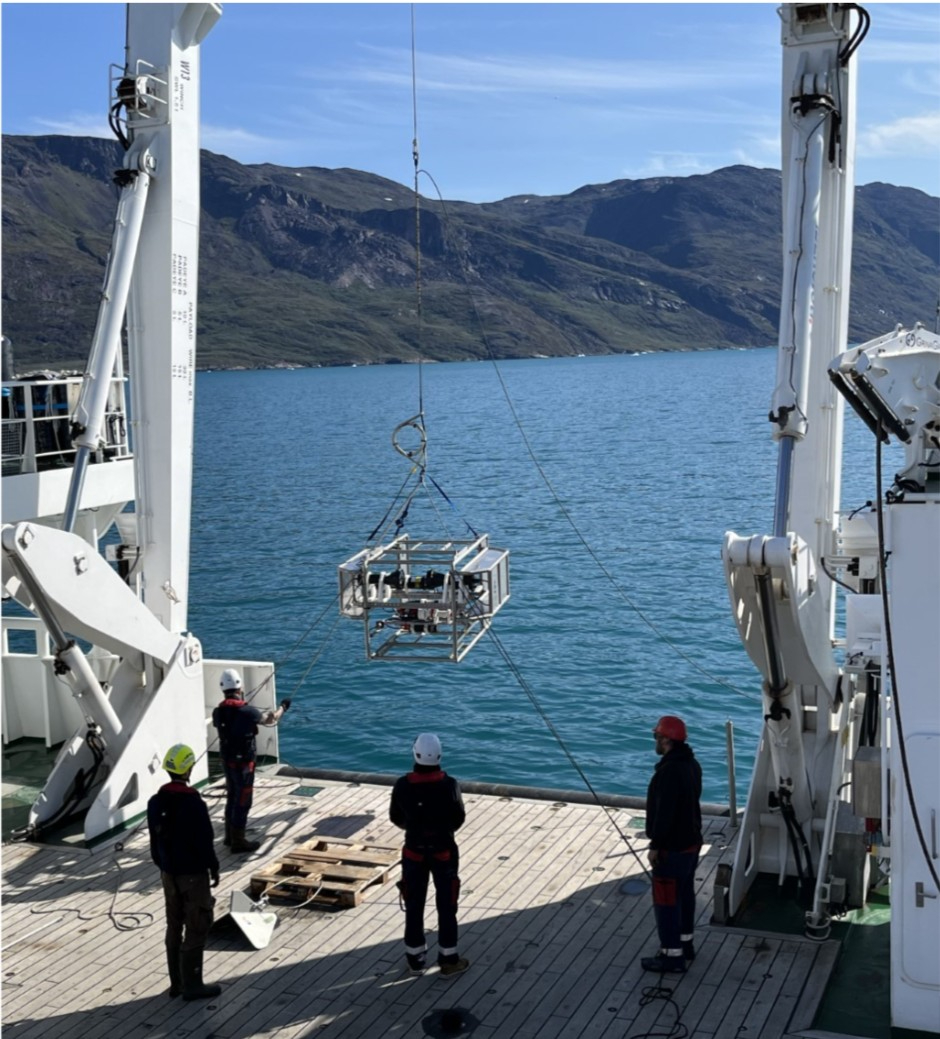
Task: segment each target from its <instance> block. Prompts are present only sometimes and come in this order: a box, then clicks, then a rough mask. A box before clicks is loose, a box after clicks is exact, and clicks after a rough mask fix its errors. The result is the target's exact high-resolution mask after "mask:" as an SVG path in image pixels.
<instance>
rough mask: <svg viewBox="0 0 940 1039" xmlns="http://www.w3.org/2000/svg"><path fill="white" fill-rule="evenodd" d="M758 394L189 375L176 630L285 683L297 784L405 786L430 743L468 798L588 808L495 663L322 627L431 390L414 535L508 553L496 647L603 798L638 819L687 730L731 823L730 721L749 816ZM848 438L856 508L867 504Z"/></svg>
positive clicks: (552, 368) (468, 378)
mask: <svg viewBox="0 0 940 1039" xmlns="http://www.w3.org/2000/svg"><path fill="white" fill-rule="evenodd" d="M774 370H775V352H774V351H772V350H754V351H746V352H745V351H714V352H713V351H709V352H701V353H691V354H659V355H657V354H649V355H641V356H616V357H581V358H566V359H553V360H530V361H509V362H502V363H501V364H500V366H499V369H498V370H497V369H496V368H495V367H494V366H493V365H492V364H489V363H466V364H438V365H424V366H421V368H420V370H419V368H418V367H417V366H405V365H401V366H383V367H365V368H323V369H313V370H303V371H264V372H218V373H203V374H200V375H199V377H198V380H197V401H196V403H197V409H196V410H197V426H196V452H195V480H194V483H195V490H194V517H193V519H194V524H193V552H192V587H191V602H192V607H191V611H190V625H191V627H192V630H193V631H194V632H195V633H196V634H197V635H198V636H199V637H200V638H201V639H202V642H203V645H204V648H205V652H206V654H207V655H208V656H211V657H238V658H242V659H258V660H274V661H276V662H278V663H279V665H280V666H279V669H278V675H277V687H278V696H279V697H283V696H292V697H293V698H294V703H293V707H292V709H291V711H290V713H289V714H288V715H287V718H286V720H285V722H284V723H282V725H281V753H282V756H283V758H284V759H285V760H286V761H288V762H290V763H292V764H295V765H299V766H318V767H325V768H338V769H359V770H364V771H379V772H396V771H401V770H404V769H405V768H406V767H407V766H408V764H409V761H410V757H409V750H410V745H411V741H412V740H413V738H414V736H415V734H416V733H418V732H420V731H422V730H433V731H435V732H437V733H438V734H439V735H440V736H441V739H442V741H443V743H444V751H445V767H446V768H448V769H449V770H450V771H451V772H452V773H453V774H454V775H456V776H458V777H460V778H464V779H475V780H491V781H501V782H508V783H522V784H535V785H540V786H553V787H563V788H569V789H582V788H583V783H582V781H581V779H580V777H579V776H578V774H577V772H576V771H575V770H574V769H573V767H572V766H571V764H570V762H569V760H568V759H567V757H566V756H565V755H564V753H563V752H562V750H561V749H560V748H559V746H558V744H557V742H556V740H555V739H554V737H553V736H552V734H551V733H550V731H549V730H548V728H547V727H546V725H545V723H544V722H543V720H542V719H541V718H540V717H539V715H538V713H537V712H536V710H535V709H534V707H533V705H532V703H531V702H530V699H529V697H528V696H527V695H526V692H525V690H524V688H523V686H522V684H520V681H519V679H518V678H517V677H516V676H515V675H514V673H513V669H512V668H510V667H509V666H507V664H506V663H505V662H504V660H503V658H502V657H501V655H500V653H499V652H498V649H497V647H496V646H495V645H494V644H492V643H491V642H490V640H488V639H486V638H484V639H483V640H482V641H481V642H480V643H479V644H478V645H477V646H476V648H474V649H473V650H472V651H471V652H470V654H469V655H468V656H467V657H466V658H465V659H464V661H462V662H461V663H460V664H456V665H455V664H450V663H436V664H429V663H425V664H408V663H403V662H373V663H370V662H369V661H367V660H366V659H365V652H364V647H363V631H362V625H361V622H356V621H352V620H348V619H346V618H340V617H339V616H338V611H337V609H336V608H335V606H333V607H331V603H332V602H333V600H334V598H335V594H336V587H337V577H336V567H337V565H338V564H339V563H341V562H343V561H344V560H345V559H347V558H349V557H350V556H351V555H353V554H354V553H355V552H357V551H359V550H360V549H362V548H364V547H365V546H366V544H367V539H368V537H369V535H370V534H371V532H372V531H373V529H374V528H375V527H376V526H377V525H378V524H379V523H380V521H381V520H382V518H383V516H384V515H385V513H386V511H387V509H388V508H389V506H390V504H391V503H392V501H393V499H394V497H395V495H396V493H397V491H398V489H399V487H400V486H401V484H402V482H403V481H404V480H405V479H406V478H407V476H408V473H409V465H408V463H407V461H406V460H405V459H404V458H402V457H401V456H400V455H398V454H397V453H396V452H395V451H394V450H393V449H392V446H391V433H392V430H393V429H394V427H395V426H396V425H397V424H398V423H399V422H401V421H403V420H404V419H407V418H409V417H410V416H412V415H414V414H415V413H416V412H417V411H418V410H419V400H420V398H419V392H421V391H422V390H423V401H424V412H425V424H426V427H427V431H428V438H429V452H428V457H429V467H428V473H429V475H431V476H433V478H434V480H436V481H437V483H438V484H439V485H440V487H441V488H442V489H443V490H444V491H445V492H446V493H447V496H448V497H449V498H450V500H451V502H452V503H453V506H452V505H450V504H448V502H446V501H445V500H444V499H443V498H441V497H440V496H439V495H438V494H437V492H436V491H434V490H433V488H432V489H431V493H430V494H429V495H420V496H419V497H418V499H416V501H415V503H414V504H413V506H412V508H411V510H410V513H409V517H408V522H407V523H406V525H405V528H404V529H405V530H406V531H407V532H408V533H409V534H411V535H412V537H424V538H442V537H456V538H461V539H463V538H467V537H469V536H470V533H469V530H468V527H467V525H466V524H467V523H469V524H470V525H472V527H473V528H474V529H475V530H476V531H478V532H480V533H483V532H486V533H488V534H489V535H490V540H491V543H492V544H494V545H496V546H499V547H501V548H508V549H509V550H510V552H511V576H512V598H511V599H510V601H509V603H508V604H507V605H506V607H504V609H503V610H502V612H501V613H500V614H499V615H498V616H497V618H496V620H495V622H494V627H495V629H496V631H497V633H498V637H499V639H500V641H501V643H502V645H503V646H504V647H505V650H506V651H507V653H508V654H509V656H510V658H511V660H512V662H513V664H514V665H515V669H516V670H517V671H518V674H519V675H521V676H522V679H523V681H524V683H525V686H526V687H528V689H529V690H530V691H531V692H532V694H533V695H534V696H535V697H536V698H537V699H538V701H539V703H540V704H541V706H542V707H543V709H544V710H545V711H546V712H547V713H548V715H549V716H550V717H551V719H552V721H553V723H554V725H555V726H556V728H557V729H558V731H559V732H560V733H561V735H562V737H563V738H564V740H565V742H566V744H567V745H568V747H569V748H570V750H571V752H572V753H573V755H574V756H575V757H576V758H577V760H578V761H579V763H580V764H581V766H582V768H583V769H584V771H585V772H586V773H587V775H588V777H589V779H590V781H591V783H592V785H593V786H594V788H595V789H597V790H600V791H605V792H620V793H629V794H641V793H644V792H645V789H646V783H647V781H648V777H649V773H650V770H651V768H652V766H653V764H654V763H655V756H654V754H653V753H652V739H651V737H650V734H649V733H650V729H651V727H652V725H653V723H654V722H655V720H656V718H657V717H658V716H659V715H660V714H663V713H678V714H681V715H682V716H683V717H684V718H685V719H686V722H687V724H688V726H689V730H690V737H689V741H690V743H691V744H692V746H693V747H694V749H695V751H696V754H697V755H698V757H699V758H700V759H701V761H702V764H703V768H704V772H705V787H706V789H705V796H706V798H707V799H708V800H712V801H721V802H726V801H727V800H728V786H727V765H726V753H725V735H724V723H725V720H726V719H729V718H730V719H732V720H733V721H734V723H735V728H736V750H737V767H738V794H739V797H743V795H744V792H745V791H746V788H747V782H748V779H749V775H750V768H751V765H752V762H753V751H754V747H755V745H756V739H757V734H758V732H759V729H760V701H759V688H760V685H759V679H758V675H757V672H756V671H755V670H754V668H753V666H752V665H751V663H750V661H749V660H748V659H747V657H746V655H745V653H744V650H743V648H742V647H741V645H740V642H739V640H738V637H737V633H736V629H735V627H734V624H733V621H732V618H731V612H730V607H729V603H728V596H727V591H726V588H725V582H724V576H723V572H722V567H721V559H720V548H721V543H722V538H723V535H724V533H725V531H726V530H734V531H736V532H737V533H740V534H751V533H769V532H770V530H771V526H772V520H773V493H774V478H775V466H776V446H775V444H774V443H773V442H772V441H771V439H770V429H769V424H768V422H767V420H766V415H767V412H768V410H769V402H770V396H771V392H772V389H773V382H774ZM500 375H501V376H502V382H503V383H504V384H505V386H506V389H507V391H508V395H509V398H510V400H511V402H512V406H511V407H510V404H509V403H508V402H507V398H506V394H505V393H504V391H503V387H502V385H501V381H500ZM513 412H515V415H516V416H518V420H519V422H518V424H517V421H516V419H515V418H514V415H513ZM520 424H521V427H522V429H523V430H524V434H525V436H523V433H522V432H520V428H519V427H520ZM859 425H860V423H855V424H853V425H852V429H853V436H851V437H850V438H849V442H848V443H847V447H846V461H847V473H846V478H845V486H844V491H843V500H844V503H845V504H846V505H847V506H849V507H853V506H854V505H856V504H861V502H863V501H864V500H865V499H866V498H870V497H872V489H871V487H869V486H868V484H867V483H866V482H865V479H867V478H864V479H863V478H862V477H861V475H860V474H861V470H862V466H861V465H858V464H856V461H855V458H856V456H859V457H860V455H861V453H862V452H864V451H867V450H868V443H867V440H866V439H865V435H864V432H863V431H862V432H859V431H857V430H856V429H855V427H856V426H859ZM855 434H857V435H855ZM526 440H528V442H529V444H530V445H531V448H532V451H533V452H534V454H535V455H536V457H537V459H538V463H539V466H541V469H542V472H544V475H545V478H543V476H542V475H541V474H540V472H539V468H538V466H536V464H535V463H534V462H533V460H532V457H531V456H530V453H529V451H528V450H527V448H526V442H525V441H526ZM856 470H858V473H857V474H856ZM546 479H547V481H548V483H550V485H551V489H549V487H548V486H547V485H546ZM853 495H854V497H853ZM556 496H557V498H558V499H559V500H560V501H561V502H562V503H563V505H564V510H563V509H562V508H561V507H560V506H559V504H558V502H557V501H556ZM565 512H567V513H568V515H569V516H570V517H571V520H572V521H573V523H574V525H575V526H576V528H577V531H576V530H575V529H574V528H573V526H572V523H571V522H569V520H568V519H567V518H566V516H565ZM584 543H587V544H588V545H589V546H590V547H591V549H592V550H593V552H594V553H595V554H596V555H597V556H598V557H599V558H600V559H601V560H602V561H603V563H604V566H605V567H606V569H607V570H608V571H610V572H611V573H612V574H613V575H614V576H615V579H616V584H617V587H616V588H615V587H613V586H612V585H611V583H610V581H608V579H607V578H606V577H605V576H604V574H603V573H602V572H601V571H600V570H599V568H598V567H597V564H596V563H595V562H594V560H593V559H592V557H591V555H590V553H589V552H588V551H587V550H586V548H585V544H584ZM321 616H322V620H319V622H318V618H321ZM305 635H306V637H305V638H304V641H303V642H302V643H301V644H300V645H299V646H296V643H297V642H298V640H300V639H301V638H302V637H303V636H305ZM295 646H296V648H295ZM292 650H293V652H291V651H292ZM314 661H315V663H313V666H312V667H311V663H312V662H314ZM308 668H309V673H308V674H307V675H306V677H303V676H304V673H305V672H307V671H308ZM729 686H730V687H731V688H729Z"/></svg>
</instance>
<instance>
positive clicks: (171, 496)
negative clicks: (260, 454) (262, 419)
mask: <svg viewBox="0 0 940 1039" xmlns="http://www.w3.org/2000/svg"><path fill="white" fill-rule="evenodd" d="M220 14H221V8H220V7H219V5H217V4H204V3H194V4H131V5H128V15H127V48H126V57H125V62H124V64H123V65H122V66H121V67H120V69H119V71H118V74H117V76H116V77H115V78H114V83H115V86H116V94H115V100H114V103H113V105H112V109H111V122H112V126H113V127H114V129H115V131H116V133H117V135H118V137H119V139H120V140H121V142H122V144H123V145H124V148H125V155H124V162H123V166H122V168H121V169H120V170H119V171H118V172H117V174H116V176H115V181H116V183H117V184H118V185H119V187H120V188H121V198H120V202H119V205H118V214H117V219H116V221H115V226H114V234H113V239H112V248H111V254H110V257H109V263H108V272H107V275H106V279H105V286H104V290H103V293H102V299H101V303H100V307H99V316H98V322H97V325H96V329H95V336H94V340H93V344H92V349H91V353H90V358H89V365H88V370H87V371H86V374H85V379H84V383H83V386H82V391H81V395H80V398H79V401H78V405H77V407H76V410H75V412H74V419H73V427H72V428H73V437H74V442H75V444H76V448H77V450H76V462H75V466H74V469H73V473H72V479H71V483H70V486H69V489H68V496H67V501H66V503H65V509H64V512H63V524H62V525H63V528H64V529H57V528H56V527H55V526H54V525H49V524H48V522H44V521H48V520H49V518H50V515H49V514H47V513H43V514H37V515H36V516H35V517H34V518H33V519H31V520H20V521H18V522H14V523H10V524H6V525H4V527H3V532H2V546H3V581H4V587H5V589H6V590H7V591H8V593H9V594H11V595H13V596H15V597H16V598H17V600H18V601H19V602H20V603H21V604H22V605H23V606H25V607H26V608H27V609H28V610H30V611H31V612H32V613H34V614H35V615H36V616H37V617H38V618H40V619H41V621H42V624H43V626H44V630H45V632H46V633H48V637H49V639H50V640H51V643H52V656H53V662H54V670H55V673H56V675H57V676H58V677H59V679H60V681H61V682H62V684H64V685H66V686H68V687H70V689H71V691H72V694H73V696H74V700H75V703H76V704H77V705H78V710H79V712H80V716H81V718H82V725H81V728H80V729H79V730H78V731H77V732H76V733H75V735H74V736H73V737H72V739H71V740H69V741H67V742H66V744H65V745H64V747H63V749H62V750H61V751H60V753H59V755H58V757H57V759H56V762H55V764H54V766H53V769H52V772H51V773H50V775H49V778H48V779H47V781H46V784H45V786H44V788H43V791H42V793H41V794H40V796H39V798H38V799H37V801H36V802H35V804H34V805H33V808H32V810H31V812H30V819H29V832H30V834H31V835H39V834H41V833H42V832H43V831H44V830H46V829H49V828H52V827H54V826H56V825H58V824H59V823H61V822H62V821H63V820H64V819H67V818H69V817H70V816H72V815H75V814H79V815H82V816H83V819H84V823H83V825H84V834H85V837H86V839H87V840H89V841H93V840H97V839H100V838H102V837H104V836H107V835H108V834H111V833H115V832H119V831H120V830H121V829H122V828H123V827H124V826H125V825H127V824H128V823H129V822H130V821H131V820H133V819H135V818H136V817H138V816H139V815H140V814H141V813H142V812H143V811H144V810H145V808H146V802H147V799H148V798H149V796H150V795H151V794H152V793H153V792H154V790H155V789H156V788H157V786H159V784H160V782H161V781H162V778H161V777H162V771H161V767H160V766H161V763H162V758H163V754H164V753H165V751H166V749H167V748H168V747H169V746H172V745H173V744H174V743H178V742H180V741H184V742H186V743H189V744H190V745H191V746H192V747H193V749H194V751H195V752H196V756H197V764H196V767H195V771H194V774H193V778H194V780H195V781H201V780H203V779H205V778H206V776H207V774H208V764H207V761H206V756H205V752H206V749H207V739H206V730H207V723H206V701H205V696H206V689H205V675H204V671H206V670H207V669H206V668H204V662H203V659H202V648H201V645H200V643H199V641H198V640H197V639H196V638H194V637H193V636H192V635H191V634H190V633H188V632H187V631H186V625H187V606H188V589H189V539H190V507H191V484H192V450H193V404H194V379H195V337H196V289H197V270H198V236H199V161H200V153H199V97H198V83H199V45H200V43H201V41H202V40H203V38H204V37H205V35H206V34H207V33H208V31H209V30H210V29H211V28H212V26H213V25H214V24H215V22H216V21H217V19H218V17H219V15H220ZM125 309H126V311H127V325H128V361H129V374H130V378H131V383H132V388H133V408H132V414H133V423H134V424H133V446H134V453H135V491H136V515H135V516H133V517H129V516H127V515H125V516H122V517H120V518H119V521H118V525H119V528H120V529H121V532H122V535H123V536H124V538H125V541H128V540H130V541H136V545H126V546H125V547H127V548H136V549H137V556H136V562H135V564H134V565H133V566H132V567H130V573H131V574H132V575H133V576H132V579H131V583H132V584H133V586H134V587H133V588H132V587H129V586H128V584H127V583H125V581H124V580H122V578H121V577H120V576H119V574H118V572H117V571H116V570H114V569H113V568H112V567H111V566H110V565H109V564H108V563H107V562H105V560H104V558H102V556H101V555H100V554H99V553H98V550H97V546H96V545H95V544H93V543H89V542H88V541H86V540H85V538H83V537H80V536H79V535H78V534H77V533H75V532H74V529H73V528H74V526H75V521H76V518H77V516H78V513H79V510H81V509H82V507H83V488H84V482H85V473H86V470H87V466H88V463H89V461H90V456H91V454H92V453H93V452H94V451H96V450H97V449H98V447H99V445H100V443H101V440H102V421H103V416H104V411H105V405H106V398H107V392H108V387H109V386H110V384H111V380H112V377H113V373H114V371H115V370H118V371H120V367H121V366H120V355H119V351H120V331H121V325H122V321H123V319H124V314H125ZM95 468H96V469H97V468H99V466H95ZM84 504H85V507H88V504H90V503H84ZM128 519H130V520H131V522H130V523H128V522H127V521H128ZM133 528H136V531H135V530H134V529H133ZM78 639H83V640H85V641H87V642H89V643H91V644H92V646H93V647H94V650H93V652H92V654H89V655H87V656H86V654H85V653H84V652H83V651H82V650H81V648H80V647H79V646H78V645H77V641H76V640H78ZM35 662H36V663H37V664H39V665H40V666H41V659H40V658H39V654H37V655H36V661H35ZM216 663H222V662H216ZM225 663H227V662H225ZM225 663H222V666H223V667H224V666H225ZM209 670H216V671H218V670H220V669H218V668H212V669H209ZM259 672H267V678H268V683H267V685H268V693H269V694H270V695H271V696H273V694H274V686H273V682H272V681H270V677H271V676H270V665H257V667H252V668H250V670H249V677H250V678H252V677H255V676H259ZM259 677H260V676H259ZM28 686H29V683H28V682H27V684H26V687H25V688H24V689H23V690H22V692H23V695H26V696H29V695H30V692H31V690H30V689H29V687H28ZM209 695H212V693H210V694H209ZM216 695H217V692H216ZM265 699H267V697H265ZM275 753H276V751H275Z"/></svg>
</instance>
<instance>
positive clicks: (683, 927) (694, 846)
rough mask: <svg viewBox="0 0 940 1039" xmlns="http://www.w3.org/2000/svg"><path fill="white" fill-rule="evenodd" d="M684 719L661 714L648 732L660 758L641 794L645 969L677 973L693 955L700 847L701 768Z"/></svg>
mask: <svg viewBox="0 0 940 1039" xmlns="http://www.w3.org/2000/svg"><path fill="white" fill-rule="evenodd" d="M686 735H687V734H686V728H685V722H683V721H682V719H681V718H676V717H675V716H674V715H669V714H667V715H664V716H663V717H662V718H660V719H659V721H658V722H657V723H656V728H655V729H653V736H654V738H655V739H656V753H657V754H659V755H660V756H661V760H660V761H659V762H657V764H656V769H655V771H654V772H653V778H652V780H651V781H650V785H649V790H648V791H647V794H646V836H647V837H649V842H650V843H649V864H650V868H651V869H652V871H653V912H654V913H655V915H656V928H657V930H658V931H659V944H660V949H659V952H658V953H657V954H656V955H655V956H644V957H643V959H642V960H641V961H640V963H641V965H642V967H643V969H644V970H651V971H656V972H658V973H660V974H681V973H682V972H683V971H685V969H686V966H687V964H688V962H691V961H692V960H694V959H695V946H694V944H693V931H694V928H695V869H696V867H697V866H698V857H699V852H700V851H701V850H702V809H701V803H700V802H701V797H702V766H701V765H700V764H699V763H698V762H697V761H696V760H695V755H694V754H693V753H692V748H691V747H690V746H689V745H688V744H687V743H686Z"/></svg>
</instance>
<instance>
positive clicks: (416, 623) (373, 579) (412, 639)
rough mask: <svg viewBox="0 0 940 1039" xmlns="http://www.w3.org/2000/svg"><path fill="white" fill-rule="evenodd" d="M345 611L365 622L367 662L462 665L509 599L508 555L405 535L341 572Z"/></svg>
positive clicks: (480, 541) (482, 545)
mask: <svg viewBox="0 0 940 1039" xmlns="http://www.w3.org/2000/svg"><path fill="white" fill-rule="evenodd" d="M338 573H339V601H340V613H341V614H342V615H343V616H344V617H350V618H353V619H355V620H362V621H363V628H364V637H365V647H366V656H367V657H368V658H369V659H370V660H401V661H441V660H448V661H452V662H454V663H457V662H459V661H460V660H462V659H463V658H464V657H465V656H466V655H467V653H468V652H469V651H470V650H471V649H472V648H473V647H474V646H475V645H476V643H477V642H478V641H479V640H480V638H482V636H483V635H484V634H485V632H486V631H487V629H488V628H489V626H490V623H491V621H492V619H493V617H494V616H495V615H496V613H497V612H498V611H499V610H500V609H501V608H502V607H503V606H504V605H505V603H506V602H507V600H508V599H509V551H508V550H507V549H502V548H491V547H490V545H489V538H488V536H487V535H485V534H484V535H482V536H480V537H477V538H475V539H474V540H472V541H455V540H438V541H433V540H421V541H414V540H412V539H411V538H410V537H409V536H408V535H407V534H402V535H400V536H399V537H397V538H395V539H394V541H392V542H390V543H389V544H387V545H381V546H378V547H376V548H372V549H363V550H362V551H361V552H359V553H357V554H356V555H354V556H353V557H352V558H351V559H348V560H347V561H346V562H345V563H342V564H341V565H340V566H339V570H338Z"/></svg>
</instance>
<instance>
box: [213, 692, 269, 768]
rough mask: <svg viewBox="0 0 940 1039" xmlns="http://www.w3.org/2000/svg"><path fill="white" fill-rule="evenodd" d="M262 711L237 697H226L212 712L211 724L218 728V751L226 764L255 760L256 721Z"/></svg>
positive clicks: (257, 721)
mask: <svg viewBox="0 0 940 1039" xmlns="http://www.w3.org/2000/svg"><path fill="white" fill-rule="evenodd" d="M261 718H262V712H261V711H260V710H258V708H257V707H252V706H251V704H249V703H246V702H245V701H244V700H240V699H238V698H237V697H234V696H233V697H226V698H225V699H224V700H223V701H222V702H221V703H220V704H219V706H218V707H216V708H215V709H214V710H213V712H212V724H213V725H214V726H215V727H216V728H217V729H218V730H219V753H220V754H221V755H222V758H223V760H224V761H225V762H226V763H227V764H242V763H247V762H249V761H254V760H255V754H256V753H257V744H256V741H255V736H257V735H258V723H259V722H260V721H261Z"/></svg>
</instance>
